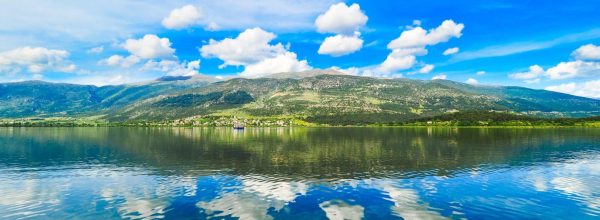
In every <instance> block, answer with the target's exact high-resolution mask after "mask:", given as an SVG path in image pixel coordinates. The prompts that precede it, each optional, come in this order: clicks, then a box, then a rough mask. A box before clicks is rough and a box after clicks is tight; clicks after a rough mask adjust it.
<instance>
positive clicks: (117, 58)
mask: <svg viewBox="0 0 600 220" xmlns="http://www.w3.org/2000/svg"><path fill="white" fill-rule="evenodd" d="M138 62H140V58H139V57H137V56H134V55H129V56H127V57H123V56H121V55H112V56H110V57H108V58H106V59H104V60H101V61H100V62H99V64H101V65H107V66H120V67H123V68H129V67H131V66H133V65H135V64H136V63H138Z"/></svg>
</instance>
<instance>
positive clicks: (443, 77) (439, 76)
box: [431, 74, 446, 80]
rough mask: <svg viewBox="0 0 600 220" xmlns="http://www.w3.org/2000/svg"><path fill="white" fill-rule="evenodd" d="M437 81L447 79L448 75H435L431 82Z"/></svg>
mask: <svg viewBox="0 0 600 220" xmlns="http://www.w3.org/2000/svg"><path fill="white" fill-rule="evenodd" d="M436 79H446V75H445V74H439V75H435V76H433V77H431V80H436Z"/></svg>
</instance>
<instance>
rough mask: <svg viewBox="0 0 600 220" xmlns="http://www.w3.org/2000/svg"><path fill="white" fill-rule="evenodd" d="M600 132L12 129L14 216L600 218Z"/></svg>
mask: <svg viewBox="0 0 600 220" xmlns="http://www.w3.org/2000/svg"><path fill="white" fill-rule="evenodd" d="M599 217H600V129H583V128H569V129H566V128H560V129H475V128H458V129H457V128H254V129H252V128H251V129H246V130H243V131H234V130H232V129H230V128H0V218H3V219H22V218H28V219H29V218H33V219H65V218H72V219H118V218H148V219H150V218H167V219H186V218H188V219H190V218H191V219H204V218H242V219H298V218H302V219H326V218H331V219H341V218H346V219H359V218H366V219H381V218H385V219H393V218H405V219H446V218H452V219H458V218H468V219H485V218H495V219H504V218H526V219H531V218H535V219H594V218H596V219H597V218H599Z"/></svg>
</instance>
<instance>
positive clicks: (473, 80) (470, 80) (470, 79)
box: [465, 78, 479, 85]
mask: <svg viewBox="0 0 600 220" xmlns="http://www.w3.org/2000/svg"><path fill="white" fill-rule="evenodd" d="M465 83H466V84H470V85H477V84H479V81H477V80H476V79H473V78H469V79H467V81H465Z"/></svg>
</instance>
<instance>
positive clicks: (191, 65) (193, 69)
mask: <svg viewBox="0 0 600 220" xmlns="http://www.w3.org/2000/svg"><path fill="white" fill-rule="evenodd" d="M142 70H154V71H161V72H164V73H166V74H167V75H169V76H193V75H197V74H200V72H199V70H200V60H194V61H190V62H186V61H184V62H181V63H179V62H177V61H175V60H161V61H154V60H149V61H148V62H146V63H145V64H144V67H142Z"/></svg>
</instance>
